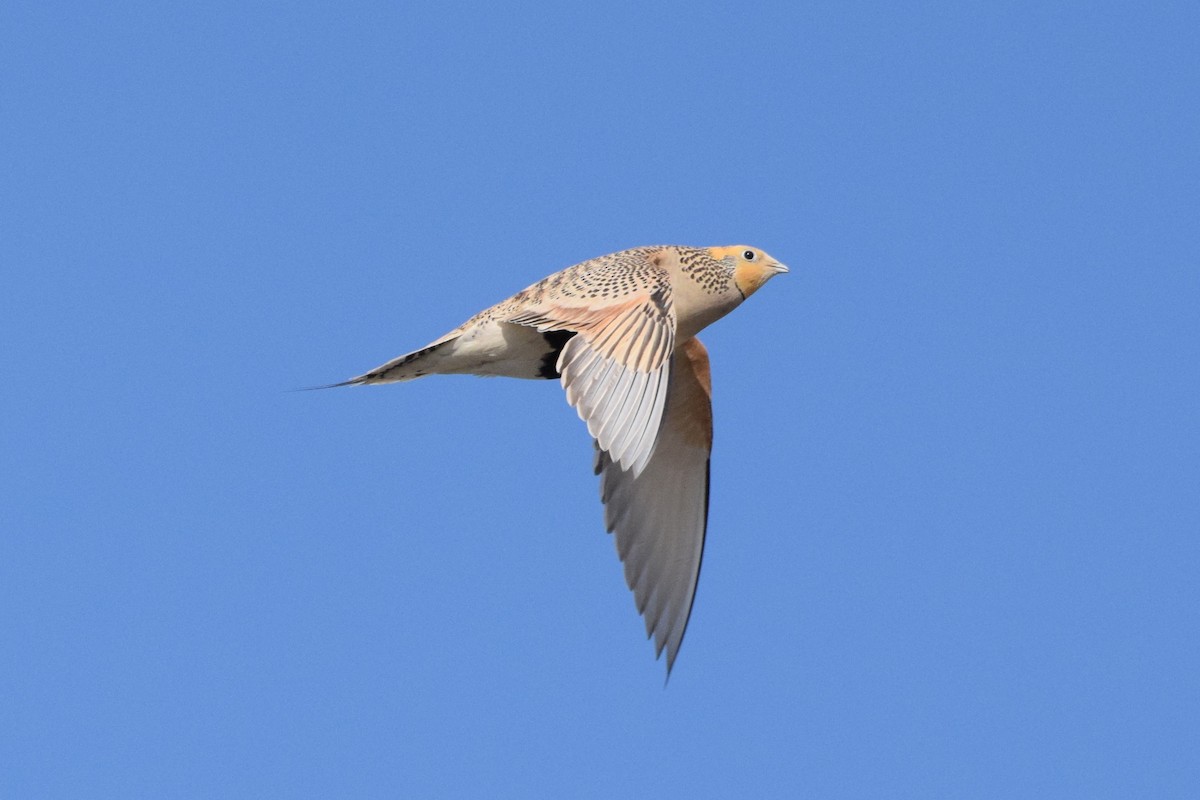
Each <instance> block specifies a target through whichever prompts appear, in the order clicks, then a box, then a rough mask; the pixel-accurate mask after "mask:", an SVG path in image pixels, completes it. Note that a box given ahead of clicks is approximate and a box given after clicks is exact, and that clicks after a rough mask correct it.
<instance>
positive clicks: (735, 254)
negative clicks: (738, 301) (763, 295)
mask: <svg viewBox="0 0 1200 800" xmlns="http://www.w3.org/2000/svg"><path fill="white" fill-rule="evenodd" d="M708 252H709V253H710V254H711V255H712V257H713V258H715V259H717V260H718V261H724V262H725V263H727V264H730V265H731V266H732V267H733V281H734V283H736V284H737V288H738V291H740V292H741V293H742V296H743V297H749V296H750V295H752V294H754V293H755V292H757V291H758V290H759V287H761V286H762V285H763V284H764V283H766V282H767V281H769V280H770V279H771V278H773V277H775V276H776V275H778V274H780V273H782V272H787V271H788V268H787V267H785V266H784V265H783V264H780V263H779V262H778V261H776V260H775V259H774V258H771V256H769V255H767V254H766V253H765V252H763V251H762V250H759V249H758V248H757V247H747V246H746V245H744V244H737V245H732V246H730V247H710V248H709V250H708Z"/></svg>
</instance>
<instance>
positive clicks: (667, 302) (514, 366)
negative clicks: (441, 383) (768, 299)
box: [334, 245, 788, 675]
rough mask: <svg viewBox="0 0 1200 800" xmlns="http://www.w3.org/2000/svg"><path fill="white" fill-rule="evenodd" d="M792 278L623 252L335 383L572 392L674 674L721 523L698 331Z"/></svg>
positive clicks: (712, 256)
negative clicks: (470, 384) (424, 381)
mask: <svg viewBox="0 0 1200 800" xmlns="http://www.w3.org/2000/svg"><path fill="white" fill-rule="evenodd" d="M787 271H788V270H787V267H785V266H784V265H783V264H781V263H779V262H778V261H776V260H775V259H774V258H772V257H771V256H769V255H767V254H766V253H764V252H763V251H762V250H759V249H757V248H754V247H746V246H744V245H737V246H733V247H678V246H656V247H639V248H635V249H632V250H623V251H621V252H619V253H612V254H610V255H606V256H600V257H599V258H594V259H591V260H590V261H584V262H583V263H581V264H576V265H575V266H573V267H568V268H566V269H564V270H562V271H561V272H556V273H554V274H553V275H551V276H549V277H547V278H544V279H543V280H541V281H539V282H537V283H535V284H533V285H532V286H530V287H529V288H527V289H525V290H523V291H520V292H518V293H517V294H515V295H513V296H512V297H510V298H509V299H507V300H505V301H503V302H501V303H499V304H497V305H494V306H492V307H491V308H487V309H484V310H483V311H481V312H479V313H478V314H476V315H475V316H473V317H471V318H470V319H469V320H467V321H466V322H464V323H463V324H462V325H460V326H458V327H457V328H455V329H454V330H452V331H450V332H449V333H447V334H446V335H445V336H442V337H441V338H439V339H436V340H434V341H433V342H431V343H430V344H428V345H426V346H425V347H422V348H421V349H419V350H414V351H413V352H411V353H408V354H407V355H402V356H400V357H399V358H394V359H392V360H391V361H389V362H387V363H386V364H383V365H381V366H378V367H376V368H375V369H373V370H371V371H370V372H365V373H363V374H362V375H359V376H358V377H355V378H351V379H350V380H347V381H343V382H342V383H338V384H334V386H358V385H364V384H377V383H396V382H398V381H407V380H412V379H414V378H420V377H423V376H425V375H453V374H471V375H489V376H506V377H510V378H542V379H557V380H559V381H561V383H562V386H563V389H565V390H566V394H567V402H569V403H570V404H571V405H572V406H574V407H575V409H576V410H577V411H578V412H579V416H580V417H581V418H582V419H583V420H584V422H586V423H587V429H588V433H590V434H591V436H592V438H593V440H594V444H595V464H594V466H595V472H596V474H597V475H599V476H600V497H601V500H602V501H603V503H604V520H605V525H606V526H607V529H608V531H609V532H610V533H614V534H616V546H617V553H618V555H619V556H620V558H621V561H622V562H623V563H624V568H625V580H626V582H627V583H628V584H629V588H630V589H631V590H633V595H634V600H635V602H636V604H637V610H638V613H639V614H641V615H642V616H643V617H644V620H645V624H646V635H647V637H653V638H654V644H655V655H656V657H660V656H661V655H662V653H663V650H664V649H665V650H666V652H667V674H668V675H670V673H671V669H672V668H673V667H674V665H675V658H676V656H677V655H678V653H679V645H680V643H681V642H682V641H683V634H684V630H685V629H686V628H687V624H688V618H689V617H690V616H691V611H692V601H693V598H694V597H695V594H696V582H697V580H698V578H699V576H700V559H701V556H702V554H703V550H704V536H705V531H706V528H707V525H708V484H709V453H710V452H711V449H712V402H711V396H712V384H711V380H710V377H709V364H708V352H707V351H706V350H705V348H704V345H702V344H701V343H700V340H699V339H697V338H696V334H697V333H699V332H700V331H701V330H702V329H704V328H705V327H707V326H708V325H710V324H711V323H713V322H715V321H716V320H718V319H720V318H721V317H723V316H725V315H726V314H728V313H729V312H730V311H732V310H733V309H734V308H736V307H737V306H739V305H741V303H742V301H743V300H745V299H746V298H747V297H749V296H750V295H752V294H754V292H756V291H758V289H759V288H760V287H761V286H762V285H763V284H764V283H766V282H767V281H768V280H770V279H771V278H772V277H774V276H775V275H778V274H780V273H782V272H787Z"/></svg>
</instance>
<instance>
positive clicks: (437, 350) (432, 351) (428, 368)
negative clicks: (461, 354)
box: [314, 336, 458, 389]
mask: <svg viewBox="0 0 1200 800" xmlns="http://www.w3.org/2000/svg"><path fill="white" fill-rule="evenodd" d="M457 338H458V337H457V336H452V337H450V338H444V339H439V340H438V341H436V342H434V343H433V344H431V345H427V346H425V347H422V348H421V349H420V350H414V351H412V352H411V353H407V354H405V355H402V356H400V357H399V358H393V359H392V360H391V361H389V362H387V363H386V364H381V365H379V366H378V367H376V368H375V369H373V370H371V371H369V372H364V373H363V374H362V375H357V376H355V377H353V378H350V379H349V380H345V381H342V382H341V383H331V384H329V385H328V386H317V387H314V388H317V389H333V388H335V387H338V386H365V385H367V384H372V383H397V382H399V381H411V380H413V379H414V378H420V377H422V376H423V375H430V374H433V373H436V372H438V371H439V370H438V368H437V367H438V362H439V361H441V360H442V358H441V356H442V355H443V353H444V351H443V348H445V347H446V345H448V344H450V343H451V342H453V341H454V340H455V339H457Z"/></svg>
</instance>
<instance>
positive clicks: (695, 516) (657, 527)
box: [596, 339, 712, 675]
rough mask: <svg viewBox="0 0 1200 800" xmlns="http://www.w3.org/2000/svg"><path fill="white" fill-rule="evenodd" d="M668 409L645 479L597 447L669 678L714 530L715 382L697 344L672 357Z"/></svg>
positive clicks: (623, 550)
mask: <svg viewBox="0 0 1200 800" xmlns="http://www.w3.org/2000/svg"><path fill="white" fill-rule="evenodd" d="M672 360H673V362H674V364H673V366H672V369H671V379H670V385H669V387H668V390H667V397H668V405H667V409H666V414H665V416H664V418H663V424H662V429H661V430H660V431H659V435H658V446H657V448H656V449H655V450H654V455H653V457H652V458H651V459H650V461H649V463H648V464H647V465H646V468H645V469H644V470H643V471H642V473H641V474H640V475H635V474H633V473H632V472H630V471H628V470H626V469H624V468H622V467H621V465H619V464H617V463H615V462H614V460H613V459H612V458H611V457H610V456H609V455H608V454H607V453H605V452H604V450H603V449H602V448H601V447H600V446H599V445H598V446H597V452H596V472H597V474H599V475H600V499H601V500H603V501H604V520H605V524H606V525H607V527H608V530H609V531H611V532H612V533H615V534H616V540H617V541H616V544H617V554H618V555H620V557H621V561H623V562H624V564H625V581H626V583H628V584H629V588H630V589H632V590H633V597H634V601H635V602H636V603H637V610H638V613H639V614H641V615H642V616H643V617H644V618H645V620H646V635H647V636H653V637H654V646H655V652H656V655H658V656H661V655H662V651H663V648H666V651H667V674H668V675H669V674H670V672H671V667H672V666H673V665H674V664H675V656H676V655H677V654H678V652H679V645H680V643H681V642H682V641H683V633H684V630H685V629H686V628H687V623H688V617H689V616H691V613H692V601H693V599H694V598H695V596H696V581H697V580H698V579H699V577H700V559H701V556H702V555H703V553H704V532H705V529H706V527H707V525H708V464H709V453H710V452H711V450H712V401H711V396H712V382H711V379H710V377H709V368H708V353H707V351H706V350H705V349H704V345H702V344H700V341H699V340H698V339H691V340H689V341H688V342H686V343H685V344H684V345H683V346H682V347H680V349H679V350H678V351H677V352H676V353H675V355H674V357H673V358H672Z"/></svg>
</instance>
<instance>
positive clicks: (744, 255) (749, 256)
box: [742, 250, 758, 261]
mask: <svg viewBox="0 0 1200 800" xmlns="http://www.w3.org/2000/svg"><path fill="white" fill-rule="evenodd" d="M757 257H758V256H756V255H755V253H754V251H753V250H747V251H746V252H744V253H742V258H744V259H746V260H747V261H753V260H754V259H755V258H757Z"/></svg>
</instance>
